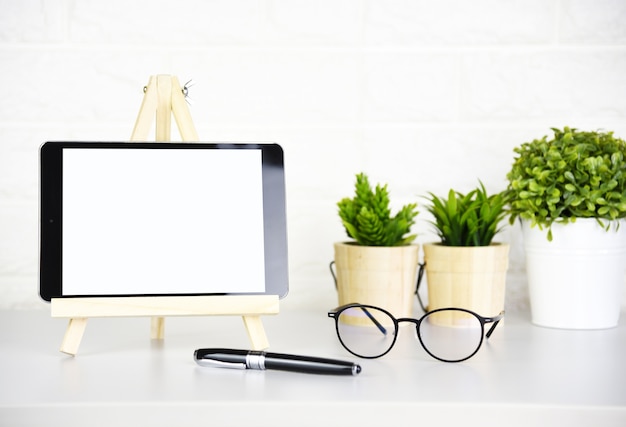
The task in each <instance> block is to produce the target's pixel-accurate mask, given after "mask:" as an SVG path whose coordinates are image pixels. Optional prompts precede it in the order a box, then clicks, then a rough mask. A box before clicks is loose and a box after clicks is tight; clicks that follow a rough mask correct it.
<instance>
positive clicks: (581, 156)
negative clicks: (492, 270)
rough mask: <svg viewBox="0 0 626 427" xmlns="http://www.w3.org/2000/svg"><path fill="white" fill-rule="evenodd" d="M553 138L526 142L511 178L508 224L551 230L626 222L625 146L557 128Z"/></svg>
mask: <svg viewBox="0 0 626 427" xmlns="http://www.w3.org/2000/svg"><path fill="white" fill-rule="evenodd" d="M552 131H553V132H554V136H553V138H552V139H550V140H548V137H547V136H544V137H543V138H541V139H535V140H533V141H532V142H526V143H524V144H522V145H521V146H520V147H517V148H515V149H514V151H515V153H517V156H516V157H515V160H514V163H513V166H512V168H511V170H510V172H509V173H508V174H507V178H508V180H509V185H508V188H507V191H508V192H509V195H510V197H511V203H510V218H509V219H510V222H511V224H513V222H514V221H515V219H516V218H518V217H519V218H522V219H524V220H528V221H530V222H531V226H535V225H537V226H539V228H541V229H543V228H544V227H545V228H547V229H548V234H547V237H548V240H552V224H553V223H554V222H561V223H568V222H574V221H575V220H576V218H596V219H597V220H598V222H599V223H600V224H601V225H602V226H605V228H607V229H608V228H609V226H610V222H609V224H605V223H604V222H603V220H609V221H612V220H616V219H619V218H624V217H626V162H625V158H626V142H624V140H622V139H619V138H615V137H614V136H613V132H600V131H592V132H582V131H578V130H576V129H570V128H568V127H565V128H563V130H559V129H555V128H553V129H552Z"/></svg>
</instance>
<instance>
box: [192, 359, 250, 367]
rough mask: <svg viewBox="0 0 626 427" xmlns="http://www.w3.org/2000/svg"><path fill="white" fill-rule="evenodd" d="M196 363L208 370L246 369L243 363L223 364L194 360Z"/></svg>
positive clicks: (206, 360)
mask: <svg viewBox="0 0 626 427" xmlns="http://www.w3.org/2000/svg"><path fill="white" fill-rule="evenodd" d="M196 363H197V364H198V365H200V366H204V367H208V368H229V369H247V367H246V364H245V363H231V362H223V361H221V360H215V359H196Z"/></svg>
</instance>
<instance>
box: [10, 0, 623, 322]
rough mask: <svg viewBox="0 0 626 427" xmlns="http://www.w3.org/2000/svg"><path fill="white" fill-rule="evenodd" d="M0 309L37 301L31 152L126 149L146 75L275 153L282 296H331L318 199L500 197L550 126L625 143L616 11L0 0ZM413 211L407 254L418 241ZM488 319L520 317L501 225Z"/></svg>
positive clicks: (204, 123) (507, 235) (327, 220)
mask: <svg viewBox="0 0 626 427" xmlns="http://www.w3.org/2000/svg"><path fill="white" fill-rule="evenodd" d="M0 10H1V11H2V13H1V14H0V94H1V95H0V96H1V97H0V99H1V101H0V308H6V307H40V308H45V307H46V305H45V304H43V303H41V302H40V301H39V298H38V296H37V286H38V284H37V248H38V242H37V239H38V235H37V209H38V208H37V195H38V182H37V179H38V178H37V175H38V158H37V156H38V147H39V145H40V144H41V143H42V142H44V141H46V140H50V139H87V140H89V139H100V140H126V139H128V138H129V136H130V132H131V130H132V127H133V125H134V121H135V118H136V115H137V112H138V109H139V106H140V104H141V99H142V95H143V94H142V87H143V86H144V85H145V84H146V83H147V81H148V78H149V76H150V75H154V74H173V75H177V76H178V77H179V79H180V80H181V81H182V82H185V81H186V80H188V79H193V81H194V83H195V85H194V86H193V87H192V88H191V90H190V94H191V98H192V107H191V113H192V116H193V118H194V122H195V124H196V127H197V128H198V132H199V134H200V137H201V138H202V139H203V140H207V141H210V140H264V141H276V142H278V143H280V144H281V145H282V146H283V147H284V149H285V151H286V173H287V185H288V189H287V190H288V226H289V245H290V269H291V292H290V296H289V297H288V298H287V299H286V300H285V301H284V304H292V305H299V304H302V305H304V304H308V305H311V304H313V305H315V306H316V307H319V308H320V309H322V310H323V309H327V308H330V307H331V306H332V305H333V304H335V302H336V297H335V295H334V290H333V285H332V280H331V277H330V275H329V273H328V269H327V264H328V262H329V261H330V260H331V259H332V243H333V242H334V241H337V240H343V239H344V234H343V230H342V228H341V226H340V224H339V221H338V218H337V215H336V208H335V203H336V202H337V201H338V200H339V199H340V198H341V197H344V196H347V195H350V194H351V193H352V185H353V179H354V174H355V173H357V172H359V171H365V172H367V173H368V174H369V175H370V177H371V179H372V180H374V181H376V182H386V183H388V184H389V188H390V189H391V192H392V197H393V199H394V204H395V205H396V206H400V205H401V204H404V203H407V202H409V201H418V202H419V201H420V199H419V197H420V196H422V195H424V194H425V193H426V192H427V191H434V192H445V191H447V190H448V189H449V188H450V187H454V188H456V189H458V190H461V191H465V190H467V189H469V188H470V187H472V186H474V185H475V184H476V183H477V180H478V179H481V180H482V181H483V182H485V184H486V185H487V187H488V188H489V189H490V190H492V191H495V190H499V189H502V188H504V185H505V174H506V172H507V171H508V168H509V166H510V164H511V162H512V158H513V153H512V148H513V147H514V146H516V145H518V144H520V143H521V142H524V141H527V140H530V139H532V138H535V137H540V136H542V135H544V134H546V133H548V132H549V128H550V127H552V126H556V127H561V126H565V125H570V126H575V127H579V128H589V129H595V128H605V129H612V130H614V131H615V132H616V133H617V134H618V135H619V136H622V137H626V26H625V25H624V22H626V1H625V0H527V1H517V0H472V1H467V0H403V1H392V0H389V1H382V0H370V1H367V0H339V1H338V0H317V1H305V0H298V1H294V0H231V1H225V0H224V1H218V0H216V1H206V0H179V1H176V2H172V1H165V0H136V1H133V0H108V1H96V0H80V1H73V0H43V1H41V0H20V1H17V0H0ZM425 219H426V215H424V214H422V215H421V218H420V220H419V224H418V226H417V227H416V231H417V232H418V233H419V234H420V236H419V239H418V240H419V242H420V243H421V242H425V241H429V240H433V239H434V236H433V234H432V232H431V231H430V229H429V226H428V225H427V224H426V221H425ZM500 239H501V240H504V241H508V242H510V243H511V244H512V251H511V271H510V274H509V279H510V280H509V282H508V291H507V306H508V308H510V309H512V308H525V307H526V304H527V295H526V284H525V275H524V268H523V261H524V260H523V253H522V251H521V249H520V243H521V242H520V236H519V231H518V230H517V228H515V227H513V228H507V229H506V230H505V232H504V233H503V234H502V235H501V237H500Z"/></svg>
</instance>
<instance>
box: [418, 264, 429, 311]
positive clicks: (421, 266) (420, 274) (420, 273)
mask: <svg viewBox="0 0 626 427" xmlns="http://www.w3.org/2000/svg"><path fill="white" fill-rule="evenodd" d="M425 269H426V263H425V262H424V263H423V264H419V270H418V271H417V283H416V284H415V295H417V301H418V302H419V303H420V307H422V310H424V313H428V307H426V306H425V305H424V303H423V302H422V297H421V296H420V293H419V290H420V285H421V284H422V278H423V277H424V270H425Z"/></svg>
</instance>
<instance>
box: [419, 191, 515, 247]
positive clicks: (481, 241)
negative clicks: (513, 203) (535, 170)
mask: <svg viewBox="0 0 626 427" xmlns="http://www.w3.org/2000/svg"><path fill="white" fill-rule="evenodd" d="M428 194H429V195H430V197H429V200H430V204H429V205H428V207H427V209H428V211H429V212H430V213H431V214H432V215H433V216H434V218H435V220H434V221H431V223H432V224H433V225H434V227H435V229H436V230H437V234H438V235H439V237H440V238H441V243H442V244H443V245H445V246H489V245H490V244H491V242H492V241H493V238H494V236H495V235H496V234H497V233H498V232H499V231H500V230H501V228H499V227H498V225H499V223H500V222H501V221H502V220H503V219H504V218H505V216H506V214H507V211H506V205H507V199H506V193H505V192H500V193H496V194H492V195H488V194H487V190H486V189H485V186H484V185H483V183H482V182H481V183H480V186H479V187H477V188H475V189H474V190H472V191H470V192H469V193H467V194H462V193H459V192H458V191H454V190H452V189H450V191H449V192H448V198H447V199H445V198H443V197H437V196H436V195H434V194H433V193H428Z"/></svg>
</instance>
